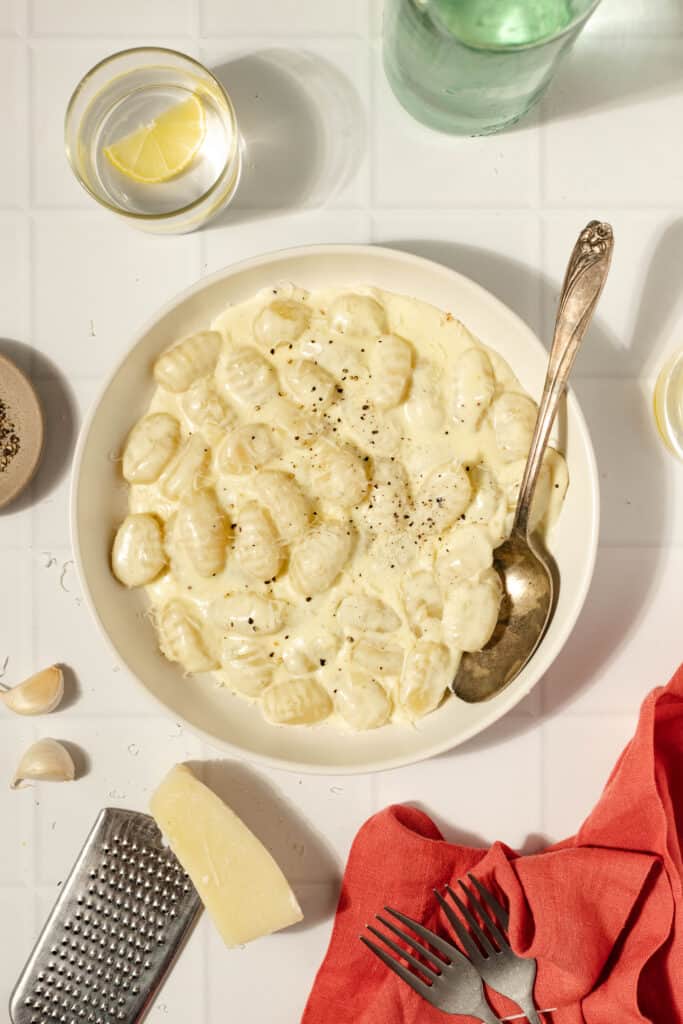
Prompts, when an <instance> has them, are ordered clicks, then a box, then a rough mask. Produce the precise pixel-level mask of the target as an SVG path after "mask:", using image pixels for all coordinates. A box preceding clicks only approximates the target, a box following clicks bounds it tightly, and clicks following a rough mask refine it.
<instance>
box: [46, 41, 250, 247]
mask: <svg viewBox="0 0 683 1024" xmlns="http://www.w3.org/2000/svg"><path fill="white" fill-rule="evenodd" d="M191 96H193V97H194V98H195V99H196V100H197V101H198V103H199V104H200V105H201V108H202V114H203V120H202V124H203V127H204V131H203V134H202V136H201V142H200V143H199V148H198V150H197V152H196V154H195V155H194V156H193V158H192V160H191V161H190V163H189V164H188V165H187V166H186V167H185V168H183V169H182V170H181V172H180V173H178V174H177V175H175V176H173V177H170V178H168V179H166V180H163V181H154V182H149V181H142V180H139V179H137V178H136V177H135V176H132V175H131V174H127V173H125V172H123V171H122V170H119V169H118V168H117V167H116V166H115V165H114V163H112V161H111V160H110V159H109V158H108V157H107V155H106V152H105V150H106V149H107V147H108V146H111V145H112V144H114V143H117V142H119V141H120V140H121V139H122V138H124V137H125V136H127V135H130V134H131V133H133V132H135V131H137V130H138V129H139V128H141V127H143V126H144V125H149V124H151V123H152V122H154V121H155V120H156V118H158V117H159V116H160V115H161V114H163V113H165V112H166V111H168V110H169V109H172V108H173V107H174V105H176V104H179V103H182V102H183V101H186V100H188V99H189V97H191ZM64 140H65V146H66V155H67V157H68V160H69V163H70V164H71V168H72V170H73V172H74V174H75V175H76V178H77V179H78V181H79V182H80V184H81V185H82V186H83V188H84V189H85V190H86V191H87V192H88V193H89V194H90V195H91V196H92V197H93V199H96V200H97V202H98V203H100V204H101V205H102V206H104V207H105V208H106V209H108V210H111V211H112V212H113V213H116V214H118V215H119V216H120V217H123V218H124V219H125V220H128V221H129V222H130V223H131V224H134V225H135V226H136V227H139V228H142V229H143V230H146V231H153V232H157V233H173V234H175V233H182V232H186V231H193V230H194V229H195V228H198V227H200V226H201V225H202V224H204V223H205V222H206V221H207V220H208V219H209V218H210V217H213V216H214V215H215V214H216V213H217V212H218V211H219V210H221V209H223V207H225V206H226V205H227V203H228V202H229V201H230V199H231V198H232V196H233V195H234V193H235V189H236V188H237V184H238V181H239V176H240V167H241V145H240V136H239V131H238V126H237V118H236V116H235V111H234V108H233V105H232V103H231V101H230V98H229V96H228V94H227V93H226V92H225V90H224V88H223V86H222V85H221V84H220V82H219V81H218V80H217V79H216V78H215V77H214V76H213V75H212V74H211V72H210V71H208V70H207V69H206V68H205V67H203V66H202V65H201V64H199V63H198V61H196V60H194V59H193V58H192V57H188V56H186V55H185V54H183V53H178V52H177V51H175V50H167V49H164V48H161V47H137V48H134V49H131V50H122V51H121V52H120V53H114V54H112V55H111V56H110V57H107V58H106V59H105V60H103V61H101V62H100V63H99V64H96V65H95V67H93V68H92V69H91V70H90V71H88V73H87V74H86V75H84V77H83V78H82V79H81V81H80V82H79V84H78V85H77V86H76V89H75V90H74V93H73V95H72V97H71V99H70V101H69V105H68V107H67V111H66V117H65V122H64Z"/></svg>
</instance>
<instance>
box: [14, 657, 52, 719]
mask: <svg viewBox="0 0 683 1024" xmlns="http://www.w3.org/2000/svg"><path fill="white" fill-rule="evenodd" d="M63 696H64V673H63V672H62V670H61V668H60V667H59V666H58V665H51V666H50V668H44V669H43V670H42V672H36V674H35V675H34V676H30V677H29V678H28V679H25V680H24V682H23V683H19V684H18V685H17V686H14V687H12V689H11V690H6V691H5V692H4V693H0V700H2V701H3V703H4V704H5V705H6V707H8V708H9V709H10V711H14V712H15V713H16V714H17V715H47V714H48V713H49V712H50V711H54V710H55V708H56V707H57V706H58V704H59V703H60V702H61V700H62V697H63Z"/></svg>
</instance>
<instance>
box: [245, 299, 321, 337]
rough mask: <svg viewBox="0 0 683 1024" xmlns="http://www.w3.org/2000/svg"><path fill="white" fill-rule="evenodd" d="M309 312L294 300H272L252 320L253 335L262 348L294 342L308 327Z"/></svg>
mask: <svg viewBox="0 0 683 1024" xmlns="http://www.w3.org/2000/svg"><path fill="white" fill-rule="evenodd" d="M310 315H311V311H310V309H308V308H307V307H306V306H305V305H304V303H303V302H297V300H296V299H274V300H273V301H272V302H270V303H268V305H267V306H265V307H264V308H263V309H262V310H261V312H260V313H259V314H258V316H257V317H256V319H255V320H254V335H255V337H256V340H257V341H259V342H260V343H261V345H263V346H264V347H267V348H271V347H272V346H273V345H280V344H281V343H282V342H286V341H296V339H297V338H299V337H300V336H301V335H302V334H303V332H304V331H305V330H306V328H307V327H308V322H309V320H310Z"/></svg>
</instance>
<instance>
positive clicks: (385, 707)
mask: <svg viewBox="0 0 683 1024" xmlns="http://www.w3.org/2000/svg"><path fill="white" fill-rule="evenodd" d="M335 707H336V709H337V711H338V712H339V714H340V715H341V717H342V718H343V719H344V721H345V722H346V723H347V725H350V726H351V728H352V729H355V730H356V732H361V731H364V730H366V729H378V728H379V727H380V726H381V725H386V723H387V722H388V721H389V719H390V718H391V710H392V707H391V698H390V696H389V694H388V693H387V691H386V690H385V689H384V687H383V686H381V685H380V684H379V683H378V682H377V680H376V679H371V678H369V677H368V676H362V675H358V674H355V675H352V676H350V677H349V678H348V679H345V680H344V681H343V682H342V684H341V685H340V686H339V688H338V689H337V692H336V694H335Z"/></svg>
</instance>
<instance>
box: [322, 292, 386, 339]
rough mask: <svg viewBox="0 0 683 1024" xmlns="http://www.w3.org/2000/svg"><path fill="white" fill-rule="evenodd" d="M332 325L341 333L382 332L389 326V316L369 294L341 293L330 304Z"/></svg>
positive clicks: (369, 333)
mask: <svg viewBox="0 0 683 1024" xmlns="http://www.w3.org/2000/svg"><path fill="white" fill-rule="evenodd" d="M329 320H330V326H331V327H332V329H333V330H335V331H339V333H340V334H355V335H356V336H358V337H360V336H363V335H370V336H372V335H378V334H381V333H382V332H383V331H384V330H385V329H386V326H387V316H386V313H385V311H384V309H383V308H382V306H380V304H379V302H377V300H376V299H373V298H371V296H369V295H340V296H339V298H338V299H335V300H334V302H333V303H332V305H331V306H330V312H329Z"/></svg>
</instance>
